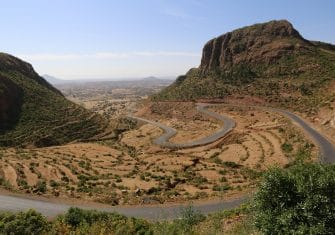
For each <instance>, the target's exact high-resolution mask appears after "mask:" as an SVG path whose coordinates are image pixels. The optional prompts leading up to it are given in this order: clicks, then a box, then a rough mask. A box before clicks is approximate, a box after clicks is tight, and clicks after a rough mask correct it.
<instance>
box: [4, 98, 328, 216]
mask: <svg viewBox="0 0 335 235" xmlns="http://www.w3.org/2000/svg"><path fill="white" fill-rule="evenodd" d="M206 106H207V105H206V104H199V105H198V106H197V108H198V110H199V111H200V112H204V113H206V114H208V115H210V116H213V117H215V118H218V119H219V120H221V121H223V122H224V124H225V125H227V124H228V125H230V128H232V127H233V126H234V125H235V123H234V122H233V121H232V122H230V121H231V119H229V118H226V117H224V116H221V115H219V114H217V113H214V112H211V111H208V110H207V109H205V107H206ZM270 110H272V111H275V112H279V113H281V114H283V115H285V116H287V117H288V118H290V119H291V120H292V121H293V122H296V123H297V124H299V125H300V126H301V127H302V129H303V130H304V131H305V132H306V133H307V134H309V135H310V136H311V137H312V138H313V139H314V140H315V143H316V144H317V145H318V146H319V148H320V152H321V154H322V156H323V157H322V162H324V163H335V147H334V145H333V144H332V143H331V142H330V141H328V140H327V139H326V138H325V137H323V136H322V135H321V134H320V133H319V132H317V131H316V130H315V129H313V128H311V127H310V126H309V125H308V124H307V123H306V122H304V121H303V120H302V119H301V118H299V117H298V116H297V115H295V114H293V113H290V112H288V111H284V110H279V109H270ZM137 119H139V120H141V119H140V118H137ZM142 121H145V122H148V123H151V124H153V125H156V126H159V127H160V128H162V129H163V130H165V131H166V132H167V133H165V134H164V136H165V137H164V138H162V139H161V140H162V141H163V142H166V141H167V140H168V139H169V138H171V135H172V136H173V134H175V130H174V129H172V128H169V127H167V126H165V125H162V124H160V123H156V122H151V121H149V120H145V119H142ZM229 123H230V124H229ZM228 129H229V128H228ZM228 129H225V130H226V131H227V132H226V133H228V132H229V130H228ZM220 131H222V129H221V130H220ZM220 131H219V132H220ZM219 132H217V133H219ZM217 133H216V134H217ZM216 134H214V135H212V136H214V137H212V136H210V137H212V138H213V139H215V138H216V137H217V136H215V135H216ZM206 139H207V140H211V139H208V137H206V138H205V140H206ZM198 141H199V140H198ZM187 144H190V143H187ZM249 197H250V196H245V197H242V198H238V199H235V200H231V201H220V202H209V203H207V204H202V205H194V208H195V209H197V210H200V211H201V212H203V213H205V214H207V213H210V212H215V211H219V210H223V209H231V208H234V207H237V206H239V205H241V204H242V203H243V202H245V201H246V200H247V198H249ZM70 206H71V205H66V204H61V203H53V202H45V201H39V200H32V199H25V198H21V197H15V196H4V195H2V196H1V195H0V210H3V211H21V210H27V209H29V208H33V209H35V210H37V211H39V212H41V213H43V214H44V215H46V216H49V217H53V216H55V215H58V214H61V213H63V212H65V211H66V210H67V209H68V208H69V207H70ZM184 206H185V205H175V206H138V207H108V206H105V205H103V206H97V207H85V206H80V207H81V208H84V209H97V210H103V211H116V212H119V213H121V214H124V215H127V216H134V217H141V218H147V219H153V220H157V219H170V218H178V217H179V214H180V209H181V208H182V207H184Z"/></svg>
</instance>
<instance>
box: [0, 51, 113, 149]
mask: <svg viewBox="0 0 335 235" xmlns="http://www.w3.org/2000/svg"><path fill="white" fill-rule="evenodd" d="M106 129H108V122H107V120H105V119H103V118H102V117H101V116H99V115H96V114H93V113H91V112H89V111H87V110H85V109H84V108H82V107H80V106H78V105H76V104H74V103H72V102H70V101H69V100H67V99H66V98H65V97H64V96H63V95H62V94H61V93H60V92H59V91H58V90H57V89H55V88H54V87H53V86H51V85H50V84H49V83H47V82H46V81H45V80H44V79H43V78H42V77H40V76H39V75H38V74H37V73H36V72H35V71H34V70H33V68H32V66H31V65H30V64H28V63H25V62H23V61H22V60H20V59H18V58H15V57H13V56H10V55H8V54H4V53H1V54H0V146H18V145H20V146H27V145H33V146H38V147H40V146H50V145H58V144H64V143H68V142H71V141H75V140H88V139H91V138H98V137H102V136H104V135H105V134H107V133H108V132H106Z"/></svg>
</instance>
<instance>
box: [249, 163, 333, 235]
mask: <svg viewBox="0 0 335 235" xmlns="http://www.w3.org/2000/svg"><path fill="white" fill-rule="evenodd" d="M255 214H256V215H255V225H256V226H257V227H258V228H259V229H260V230H261V231H262V232H263V233H264V234H335V223H334V221H335V166H332V165H329V166H328V165H327V166H325V165H321V164H300V165H296V166H293V167H291V168H289V169H287V170H282V169H279V168H274V169H271V170H270V171H269V172H268V173H266V174H265V179H264V182H263V183H262V185H261V186H260V189H259V191H258V192H257V194H256V196H255Z"/></svg>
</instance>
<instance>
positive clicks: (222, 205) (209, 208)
mask: <svg viewBox="0 0 335 235" xmlns="http://www.w3.org/2000/svg"><path fill="white" fill-rule="evenodd" d="M247 198H248V197H247V196H246V197H243V198H238V199H234V200H229V201H218V202H210V203H208V204H202V205H193V207H194V208H195V209H196V210H198V211H201V212H202V213H204V214H208V213H210V212H213V211H218V210H224V209H232V208H235V207H237V206H239V205H241V204H242V203H243V202H245V201H246V200H247ZM71 206H72V205H70V204H61V203H54V202H47V201H41V200H35V199H34V200H33V199H26V198H22V197H16V196H7V195H0V210H2V211H13V212H18V211H26V210H29V209H30V208H33V209H35V210H37V211H39V212H40V213H42V214H43V215H45V216H48V217H55V216H57V215H59V214H63V213H65V212H66V211H67V210H68V209H69V208H70V207H71ZM186 206H188V204H183V205H171V206H137V207H119V206H115V207H111V206H106V205H97V206H77V205H76V207H80V208H83V209H96V210H100V211H107V212H118V213H120V214H123V215H126V216H132V217H139V218H145V219H149V220H163V219H174V218H178V217H179V215H180V212H181V209H182V208H185V207H186Z"/></svg>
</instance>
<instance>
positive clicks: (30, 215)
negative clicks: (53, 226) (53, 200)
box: [0, 210, 49, 235]
mask: <svg viewBox="0 0 335 235" xmlns="http://www.w3.org/2000/svg"><path fill="white" fill-rule="evenodd" d="M48 229H49V222H48V221H47V220H46V218H45V217H44V216H42V215H41V214H40V213H37V212H35V211H34V210H29V211H27V212H19V213H17V214H14V213H1V214H0V234H20V235H26V234H27V235H30V234H35V235H38V234H43V233H44V232H45V231H47V230H48Z"/></svg>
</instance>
